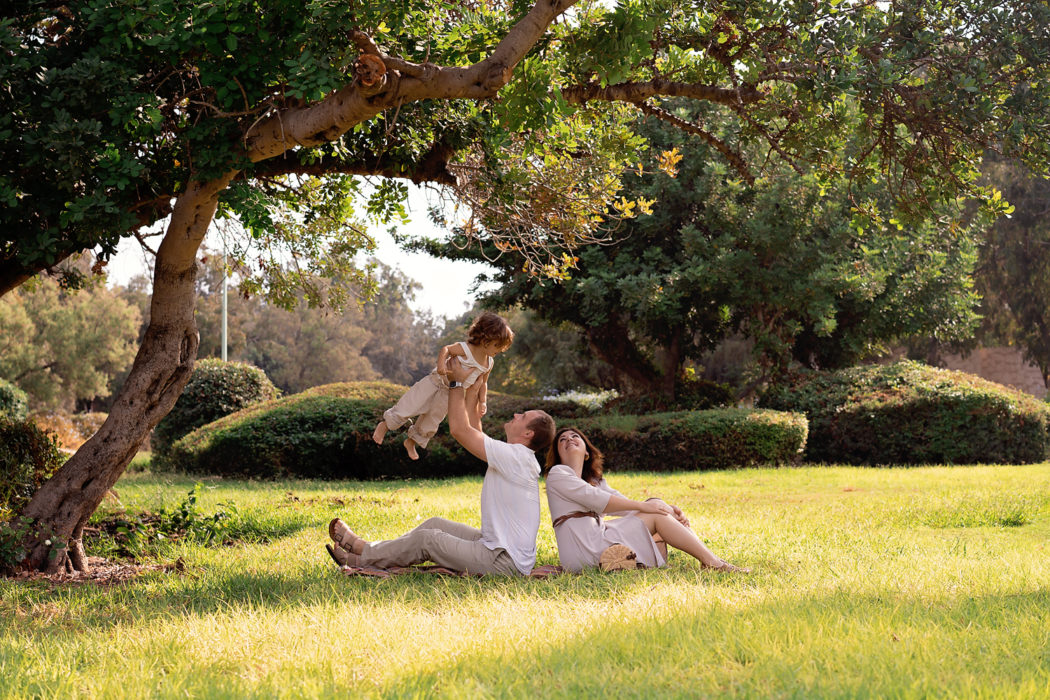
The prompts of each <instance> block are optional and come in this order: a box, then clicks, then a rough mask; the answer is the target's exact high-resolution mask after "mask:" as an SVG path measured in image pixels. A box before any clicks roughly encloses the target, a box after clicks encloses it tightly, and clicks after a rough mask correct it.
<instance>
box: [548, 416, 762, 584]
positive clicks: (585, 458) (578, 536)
mask: <svg viewBox="0 0 1050 700" xmlns="http://www.w3.org/2000/svg"><path fill="white" fill-rule="evenodd" d="M602 462H603V458H602V453H601V452H600V451H599V450H598V448H596V447H595V446H594V445H592V444H591V442H590V440H588V439H587V438H586V436H584V434H583V433H582V432H580V431H579V430H577V429H576V428H562V429H561V430H559V431H558V432H557V433H556V434H555V436H554V443H553V444H552V445H551V447H550V450H549V451H548V453H547V466H546V472H547V503H548V504H549V505H550V511H551V518H552V519H553V521H554V535H555V537H556V538H557V540H558V558H559V559H560V560H561V565H562V566H563V567H565V568H566V569H568V570H569V571H577V572H578V571H581V570H583V569H585V568H587V567H593V566H598V564H599V560H600V559H602V553H603V552H605V551H606V550H607V549H609V548H610V547H613V546H614V545H623V546H626V547H627V548H629V549H630V550H631V551H633V553H634V556H635V558H636V559H635V561H636V563H637V564H639V565H644V566H645V567H647V568H652V567H660V566H666V564H667V545H671V546H672V547H674V548H676V549H680V550H682V551H683V552H685V553H686V554H691V555H692V556H694V557H696V558H697V559H698V560H700V564H701V565H702V566H703V567H704V568H708V569H717V570H719V571H741V572H744V573H747V572H749V571H750V569H742V568H739V567H736V566H733V565H732V564H730V563H728V562H726V561H723V560H722V559H719V558H718V557H717V556H715V555H714V554H713V553H712V552H711V550H709V549H708V548H707V547H705V546H704V543H703V542H701V541H700V540H699V538H697V536H696V535H695V534H693V531H692V530H690V529H689V520H688V519H686V517H685V515H683V514H682V511H681V509H679V508H678V507H676V506H670V505H668V504H666V503H664V502H663V501H661V500H660V499H658V498H650V499H649V500H647V501H632V500H630V499H629V498H625V497H624V496H623V494H621V493H620V492H619V491H616V490H615V489H613V488H611V487H610V486H609V485H608V484H606V483H605V479H604V478H603V477H602ZM602 515H622V516H626V517H622V518H618V519H616V520H611V521H608V522H607V521H605V520H604V519H603V518H602ZM654 536H656V537H658V538H659V539H660V540H661V541H659V542H658V541H657V540H656V539H654ZM624 551H625V550H623V549H622V547H621V548H617V549H613V550H610V552H609V553H608V554H607V555H606V558H607V559H608V558H610V555H611V556H612V558H614V559H615V558H616V553H617V552H624ZM614 567H615V568H625V567H622V565H621V566H616V565H615V564H614ZM603 568H607V567H606V566H604V562H603ZM627 568H629V567H627Z"/></svg>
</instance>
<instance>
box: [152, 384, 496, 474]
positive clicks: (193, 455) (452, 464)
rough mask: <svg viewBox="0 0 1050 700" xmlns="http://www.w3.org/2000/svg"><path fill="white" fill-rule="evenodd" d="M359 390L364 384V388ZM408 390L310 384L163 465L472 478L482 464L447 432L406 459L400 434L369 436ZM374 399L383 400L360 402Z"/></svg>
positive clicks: (213, 427)
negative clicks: (419, 456)
mask: <svg viewBox="0 0 1050 700" xmlns="http://www.w3.org/2000/svg"><path fill="white" fill-rule="evenodd" d="M362 385H364V386H362ZM406 388H407V387H403V386H398V385H396V384H386V383H382V382H368V383H361V384H358V383H348V384H329V385H327V386H321V387H314V388H313V389H310V390H308V391H305V392H303V393H301V394H295V395H294V396H288V397H285V398H282V399H277V400H275V401H269V402H266V403H265V404H261V405H258V406H253V407H250V408H248V409H246V410H244V411H240V412H238V413H235V414H232V415H230V416H226V417H225V418H222V419H220V420H218V421H215V422H214V423H211V424H209V425H206V426H204V427H202V428H199V429H197V430H195V431H193V432H192V433H190V434H189V435H186V436H185V437H183V438H182V439H180V440H178V441H177V442H176V443H175V444H174V445H172V448H171V451H170V454H169V455H168V457H167V460H166V461H167V463H168V464H169V465H170V466H172V467H174V468H177V469H181V470H185V471H188V472H191V473H207V474H217V475H222V476H240V477H244V476H251V477H260V478H284V477H300V478H319V479H378V478H405V477H434V476H455V475H462V474H476V473H480V472H481V471H482V468H483V465H482V463H481V462H480V461H479V460H477V459H476V458H475V457H473V456H471V455H469V454H468V453H467V452H466V451H465V450H463V449H462V448H460V447H459V445H458V444H457V445H455V447H454V448H452V449H450V448H449V446H448V443H449V442H454V441H451V439H450V438H449V437H448V434H447V433H445V434H444V435H439V436H436V437H435V438H434V439H433V440H431V442H430V445H429V447H428V449H427V450H426V451H425V452H424V457H423V459H421V460H419V461H413V460H410V459H409V458H408V456H407V454H406V453H405V450H404V448H403V447H402V446H401V435H400V434H399V433H390V434H388V435H387V439H386V441H385V442H384V444H383V445H382V446H379V445H376V444H375V443H374V442H373V441H372V431H373V430H374V429H375V426H376V424H377V423H378V422H379V421H380V420H381V419H382V416H383V411H385V410H386V409H387V408H389V407H390V406H391V405H393V403H394V402H395V401H396V400H397V399H398V398H400V396H401V394H402V393H404V391H405V390H406ZM361 396H372V397H376V396H379V397H380V398H359V397H361Z"/></svg>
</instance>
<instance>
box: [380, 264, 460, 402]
mask: <svg viewBox="0 0 1050 700" xmlns="http://www.w3.org/2000/svg"><path fill="white" fill-rule="evenodd" d="M376 264H377V267H376V276H375V284H376V286H375V295H374V296H373V297H372V298H371V299H370V300H369V301H368V302H367V303H366V304H364V305H363V306H362V307H361V313H362V318H361V326H362V328H364V329H365V330H367V331H368V333H369V334H370V337H369V338H368V340H367V341H366V342H365V344H364V347H363V348H362V349H361V353H362V354H363V355H364V356H365V357H367V358H368V361H369V362H370V363H371V365H372V368H373V369H375V371H376V372H378V373H379V375H380V376H381V377H383V378H384V379H387V380H389V381H391V382H396V383H398V384H405V385H407V386H411V385H412V384H413V383H415V382H416V381H418V380H420V379H422V378H423V377H424V376H426V375H427V374H428V373H429V372H430V370H432V369H433V368H434V363H435V362H436V360H437V354H438V349H439V347H440V346H439V343H438V337H439V334H440V328H441V327H442V326H443V325H444V324H443V323H442V322H441V320H439V319H435V318H434V316H433V315H432V314H430V313H417V312H415V311H413V310H412V308H411V307H410V306H409V304H410V303H411V302H413V301H415V299H416V294H417V293H418V292H419V291H420V290H421V289H422V287H421V286H420V285H419V283H418V282H416V281H415V280H413V279H411V278H410V277H408V276H407V275H405V274H404V273H403V272H401V271H400V270H398V269H396V268H391V267H389V266H387V265H384V264H382V263H381V262H378V261H377V262H376Z"/></svg>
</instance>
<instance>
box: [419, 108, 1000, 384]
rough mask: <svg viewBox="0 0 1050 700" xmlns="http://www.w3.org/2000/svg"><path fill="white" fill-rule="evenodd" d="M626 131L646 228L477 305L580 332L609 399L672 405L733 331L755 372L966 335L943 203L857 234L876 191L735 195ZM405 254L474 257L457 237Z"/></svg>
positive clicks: (968, 303) (631, 184) (691, 144)
mask: <svg viewBox="0 0 1050 700" xmlns="http://www.w3.org/2000/svg"><path fill="white" fill-rule="evenodd" d="M679 112H681V113H685V110H684V109H681V110H679ZM701 116H702V117H703V118H704V120H705V121H706V122H709V123H713V124H717V122H714V120H713V118H712V115H710V114H703V115H701ZM639 130H640V132H641V133H643V134H645V135H646V136H647V137H648V138H649V141H650V142H651V143H652V145H653V151H652V152H649V153H647V154H640V156H639V157H640V160H641V162H642V163H644V164H645V168H642V167H641V165H640V166H639V172H638V173H637V174H632V175H630V176H627V177H625V190H626V192H628V193H629V194H630V195H631V196H634V197H639V198H644V199H646V200H647V201H651V202H653V205H652V206H653V213H652V215H651V216H646V217H637V218H633V219H630V220H627V221H624V222H622V223H621V224H620V227H619V228H618V230H617V242H615V243H613V244H609V245H603V246H590V247H588V248H585V249H583V250H581V251H579V252H578V253H577V254H576V257H575V258H574V267H575V268H576V269H575V270H573V273H572V276H571V278H569V279H565V280H550V279H540V278H537V277H536V276H534V275H530V274H528V272H527V271H524V270H522V269H521V265H520V260H519V259H517V258H515V257H514V256H504V257H502V258H499V259H498V260H496V261H495V263H493V264H494V265H495V267H496V272H494V273H493V274H491V275H488V276H487V278H488V279H489V280H491V281H495V282H498V283H499V284H500V287H499V289H498V290H496V291H494V292H492V293H489V294H487V295H486V296H485V303H486V305H488V306H492V307H506V306H511V305H514V304H521V305H523V306H524V307H526V308H528V309H529V310H531V311H532V312H533V313H534V314H535V315H536V316H537V317H538V318H541V319H543V320H546V321H548V322H549V323H552V324H563V325H565V324H570V325H571V326H572V327H573V328H576V329H579V331H580V332H581V333H582V334H583V336H584V337H585V338H586V341H587V345H588V351H587V352H588V355H593V356H596V357H597V358H599V359H601V360H604V361H605V362H606V363H608V364H610V365H612V366H613V368H614V370H615V373H614V374H613V375H612V379H614V380H615V381H616V384H615V386H616V388H617V389H618V390H620V391H621V393H626V394H641V395H644V396H649V397H654V396H656V395H663V397H664V398H662V399H659V400H657V399H654V400H657V401H663V402H665V403H667V402H669V401H671V399H672V398H673V396H674V395H675V393H676V392H677V391H679V390H687V389H686V387H685V386H684V385H682V381H681V377H682V376H683V374H682V372H683V368H684V366H685V364H686V362H687V361H692V362H694V363H701V362H703V361H704V358H705V357H706V356H707V354H708V353H709V352H710V351H712V350H713V349H714V348H715V347H716V345H717V344H718V343H719V342H720V341H722V340H724V339H725V338H726V337H727V336H731V335H734V334H738V333H742V334H746V335H747V336H749V337H750V338H751V339H752V341H753V344H752V345H751V348H752V352H753V353H754V355H755V356H756V358H757V359H758V360H759V361H760V362H761V364H762V366H764V367H765V368H766V370H767V371H768V370H770V369H771V368H782V367H784V366H786V365H787V364H788V362H789V361H790V360H791V359H792V358H794V359H797V360H800V361H802V362H804V363H806V364H808V365H810V366H820V367H824V368H836V367H842V366H846V365H848V364H850V363H852V362H855V361H856V360H857V359H858V358H860V357H863V356H865V355H868V354H871V353H872V352H873V351H875V350H878V349H881V348H883V347H884V346H885V345H886V344H888V343H890V342H892V341H894V340H896V339H898V338H901V337H908V336H911V335H915V334H924V335H931V336H935V337H938V338H941V339H945V340H958V339H961V338H964V337H967V336H968V334H969V332H970V330H971V328H972V327H973V325H974V324H975V323H976V321H977V318H976V315H975V306H976V304H977V298H976V295H975V294H974V293H973V290H972V289H971V286H972V282H971V280H970V273H971V272H972V270H973V266H974V262H975V259H976V237H977V236H978V235H979V234H980V232H981V231H982V227H983V224H984V219H982V218H981V217H976V218H973V217H966V216H964V214H965V212H963V211H962V209H960V208H959V207H958V206H945V207H940V208H936V209H930V210H928V212H927V214H926V215H925V216H924V217H919V216H916V217H912V219H911V220H910V222H909V223H908V224H907V227H906V228H905V224H903V223H902V222H900V221H896V220H880V219H876V218H871V219H870V220H868V221H866V222H865V223H864V224H863V225H860V224H858V223H857V217H858V216H861V212H869V213H870V211H871V210H872V208H875V209H877V208H878V207H880V206H885V205H886V204H887V203H888V201H889V198H888V194H887V192H888V190H887V187H886V186H885V185H884V184H882V185H875V184H871V183H868V184H867V185H861V184H855V185H853V186H852V187H850V186H848V185H847V183H846V182H845V181H843V180H839V181H834V180H829V179H827V178H826V177H825V176H820V177H817V176H814V175H805V176H800V175H798V174H797V173H795V172H794V171H792V170H791V169H789V168H787V167H782V168H780V169H774V170H773V173H772V174H771V177H769V178H760V179H758V180H757V181H756V182H754V184H753V185H747V184H746V183H744V182H741V181H740V180H734V179H732V178H730V177H728V175H727V172H726V170H725V168H724V167H722V166H721V165H719V164H718V163H717V160H716V150H715V149H714V148H713V147H711V146H708V145H705V144H702V143H697V142H695V141H690V140H689V138H688V137H687V136H685V135H683V134H682V133H681V132H678V131H676V130H675V129H673V128H671V127H669V126H667V125H665V124H663V123H662V122H660V121H658V120H655V119H650V120H648V121H647V122H645V123H644V124H641V125H640V126H639ZM671 148H673V149H674V150H676V151H680V152H681V153H682V154H683V156H684V158H683V161H682V162H681V164H680V168H679V172H678V176H677V177H676V178H673V179H672V178H668V177H666V176H665V175H664V174H662V173H660V172H658V171H657V169H656V168H655V167H653V166H654V163H653V160H654V159H656V157H657V155H658V154H659V153H660V151H661V149H664V150H666V149H671ZM650 168H651V169H652V172H649V169H650ZM867 215H868V214H864V216H867ZM460 235H462V234H460ZM417 245H418V246H419V247H423V248H425V249H427V250H429V251H430V252H433V253H436V254H438V255H442V256H446V257H451V258H454V259H455V258H462V257H468V258H474V259H480V258H481V257H482V256H483V251H482V252H478V251H477V250H475V249H470V248H464V247H463V246H462V242H461V241H458V242H457V241H456V240H454V241H453V242H451V243H448V244H439V243H437V242H434V241H421V242H418V243H417ZM566 254H567V255H568V251H567V252H566ZM588 359H589V358H588Z"/></svg>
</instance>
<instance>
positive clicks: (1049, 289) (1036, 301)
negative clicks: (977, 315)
mask: <svg viewBox="0 0 1050 700" xmlns="http://www.w3.org/2000/svg"><path fill="white" fill-rule="evenodd" d="M985 175H986V177H987V179H988V180H989V181H990V182H993V183H994V184H995V185H996V186H998V187H1000V188H1002V191H1003V196H1004V197H1005V198H1006V199H1007V201H1009V202H1010V204H1011V205H1012V206H1013V211H1012V212H1011V213H1012V216H1010V217H1004V218H1002V219H999V220H998V221H997V222H996V223H995V225H994V226H993V227H992V228H991V229H990V230H989V231H988V235H987V236H985V237H984V240H983V241H982V242H981V248H980V264H979V266H978V273H977V276H976V282H977V289H978V292H979V293H980V294H981V297H982V307H981V312H982V315H983V316H984V318H985V320H984V323H983V325H982V328H981V336H982V337H983V338H984V340H985V342H986V343H1002V344H1005V345H1017V346H1019V347H1021V348H1022V349H1023V350H1024V353H1025V357H1027V359H1029V360H1030V361H1031V362H1032V363H1033V364H1035V365H1037V366H1038V367H1039V369H1040V371H1041V372H1042V374H1043V382H1044V383H1046V384H1047V385H1048V386H1050V318H1048V316H1047V313H1046V310H1047V308H1048V307H1050V223H1048V220H1047V216H1046V213H1047V211H1048V210H1050V181H1048V180H1046V179H1045V178H1042V177H1038V176H1036V175H1035V174H1034V173H1032V172H1030V171H1027V170H1025V169H1024V168H1023V167H1021V166H1020V165H1019V164H1017V163H1010V162H1007V161H1003V160H1002V159H994V158H989V159H988V160H987V161H986V162H985Z"/></svg>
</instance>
